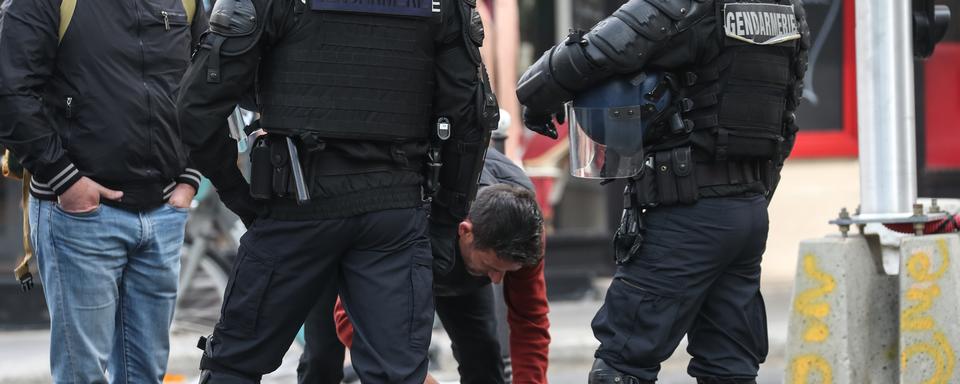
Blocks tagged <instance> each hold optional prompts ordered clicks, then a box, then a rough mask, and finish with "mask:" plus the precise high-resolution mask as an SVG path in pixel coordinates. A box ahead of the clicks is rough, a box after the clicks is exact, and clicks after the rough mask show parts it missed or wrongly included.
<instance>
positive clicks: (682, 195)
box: [613, 147, 774, 264]
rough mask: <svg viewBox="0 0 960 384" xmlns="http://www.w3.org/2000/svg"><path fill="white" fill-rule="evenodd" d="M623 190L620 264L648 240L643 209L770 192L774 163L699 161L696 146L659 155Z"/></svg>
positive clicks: (617, 237) (618, 249)
mask: <svg viewBox="0 0 960 384" xmlns="http://www.w3.org/2000/svg"><path fill="white" fill-rule="evenodd" d="M643 169H644V171H643V172H642V173H641V174H640V176H638V177H635V178H631V179H629V181H628V182H627V186H626V188H625V189H624V192H623V214H622V216H621V220H620V227H619V228H617V233H616V235H615V236H614V240H613V241H614V251H615V252H614V255H615V260H616V262H617V264H623V263H626V262H627V261H629V260H630V258H631V257H632V256H633V255H636V254H637V253H638V252H639V250H640V245H641V244H642V242H643V220H642V214H643V210H644V209H647V208H653V207H657V206H670V205H677V204H683V205H690V204H693V203H695V202H696V201H697V200H698V199H700V198H705V197H724V196H737V195H742V194H744V193H749V192H751V191H755V192H763V191H765V190H768V189H769V187H768V186H769V185H770V181H771V180H772V176H773V172H774V170H773V165H772V163H771V162H770V161H765V160H722V161H713V162H697V161H695V160H694V159H693V156H692V154H691V148H690V147H681V148H674V149H672V150H667V151H662V152H655V153H654V154H653V155H652V156H650V157H648V158H647V162H646V164H645V166H644V168H643Z"/></svg>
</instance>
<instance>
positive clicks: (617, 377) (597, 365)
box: [587, 359, 655, 384]
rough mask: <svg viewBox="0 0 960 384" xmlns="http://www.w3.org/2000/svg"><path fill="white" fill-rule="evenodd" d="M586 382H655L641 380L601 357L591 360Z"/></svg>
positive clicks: (598, 383)
mask: <svg viewBox="0 0 960 384" xmlns="http://www.w3.org/2000/svg"><path fill="white" fill-rule="evenodd" d="M587 384H655V382H653V381H649V380H641V379H639V378H637V377H636V376H631V375H628V374H626V373H623V372H620V371H618V370H616V369H613V367H611V366H609V365H607V363H606V362H604V361H603V360H602V359H596V360H595V361H594V362H593V368H590V378H589V380H587Z"/></svg>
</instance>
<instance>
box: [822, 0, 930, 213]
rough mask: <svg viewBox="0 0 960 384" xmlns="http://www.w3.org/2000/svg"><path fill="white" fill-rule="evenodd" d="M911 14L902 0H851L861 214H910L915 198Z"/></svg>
mask: <svg viewBox="0 0 960 384" xmlns="http://www.w3.org/2000/svg"><path fill="white" fill-rule="evenodd" d="M834 1H840V0H834ZM912 15H913V10H912V8H911V2H910V1H907V0H882V1H877V0H857V3H856V17H857V19H856V42H857V103H858V110H857V112H858V113H857V116H858V119H857V121H858V130H859V137H860V138H859V148H860V200H861V215H860V216H859V217H860V218H863V219H872V220H882V219H893V218H902V217H907V216H911V215H912V205H913V203H914V202H915V201H916V199H917V173H916V172H917V159H916V132H915V129H916V128H915V122H916V114H915V110H914V109H915V101H914V84H913V76H914V72H913V34H912V22H913V21H912Z"/></svg>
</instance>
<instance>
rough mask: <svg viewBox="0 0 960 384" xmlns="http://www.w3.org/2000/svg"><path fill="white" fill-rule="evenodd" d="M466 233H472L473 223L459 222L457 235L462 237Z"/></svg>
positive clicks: (468, 221)
mask: <svg viewBox="0 0 960 384" xmlns="http://www.w3.org/2000/svg"><path fill="white" fill-rule="evenodd" d="M468 233H469V234H472V233H473V223H471V222H470V220H464V221H461V222H460V225H458V226H457V235H459V236H460V237H463V236H464V235H466V234H468Z"/></svg>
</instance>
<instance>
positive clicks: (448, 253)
mask: <svg viewBox="0 0 960 384" xmlns="http://www.w3.org/2000/svg"><path fill="white" fill-rule="evenodd" d="M429 232H430V233H429V236H430V250H431V251H432V252H433V274H434V275H435V276H444V275H446V274H448V273H450V271H451V270H453V265H454V263H456V254H457V248H456V247H457V225H456V224H452V225H451V224H443V223H439V222H437V221H436V220H430V228H429Z"/></svg>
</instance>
